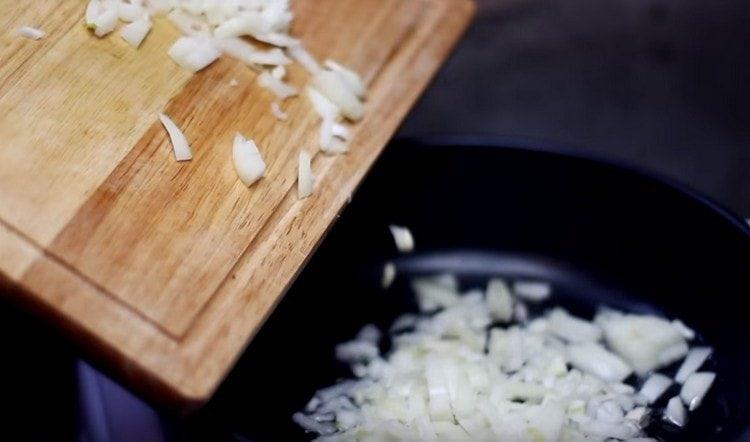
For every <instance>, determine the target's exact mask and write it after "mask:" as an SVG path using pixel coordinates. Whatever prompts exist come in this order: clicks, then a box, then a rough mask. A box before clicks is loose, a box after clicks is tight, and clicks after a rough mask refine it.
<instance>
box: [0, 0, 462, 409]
mask: <svg viewBox="0 0 750 442" xmlns="http://www.w3.org/2000/svg"><path fill="white" fill-rule="evenodd" d="M292 4H293V9H294V12H295V22H294V25H293V29H292V34H293V35H295V36H297V37H300V38H301V39H302V41H303V42H304V43H305V45H306V47H307V48H308V49H309V50H310V52H311V53H312V54H313V55H315V56H316V58H318V59H320V60H323V59H325V58H332V59H334V60H337V61H340V62H342V63H344V64H346V65H348V66H351V67H352V68H354V69H355V70H357V71H358V72H360V73H361V74H362V75H363V77H364V78H365V79H366V81H367V82H368V83H369V91H368V99H367V103H366V107H367V114H366V116H365V118H364V120H363V121H362V122H360V123H358V124H356V125H354V126H352V133H353V140H352V142H351V144H350V146H351V147H350V152H349V153H348V154H346V155H341V156H325V155H322V154H320V153H317V152H316V151H317V149H316V145H317V139H318V127H319V122H318V118H317V116H316V115H315V113H314V111H313V110H312V108H311V107H310V105H309V103H308V102H307V100H306V98H304V97H300V98H296V99H291V100H287V101H286V102H285V103H284V108H285V111H286V112H287V113H288V114H289V121H288V122H285V123H282V122H279V121H277V120H276V119H275V118H274V117H273V115H272V114H271V112H270V104H271V102H272V101H274V97H273V96H272V95H271V94H270V93H269V92H268V91H266V90H264V89H262V88H260V87H259V86H258V85H257V83H256V77H257V73H256V72H254V71H253V70H251V69H249V68H248V67H246V66H244V65H242V64H240V63H238V62H236V61H234V60H232V59H228V58H222V59H220V60H219V61H217V62H216V63H214V64H213V65H211V66H210V67H208V68H207V69H205V70H203V71H201V72H199V73H197V74H191V73H190V72H187V71H185V70H183V69H181V68H179V67H178V66H177V65H175V64H174V63H173V62H172V61H171V60H170V59H169V58H168V56H167V54H166V52H167V49H168V48H169V46H170V45H171V44H172V43H173V42H174V41H175V39H176V38H177V37H178V32H177V30H176V29H174V28H173V27H172V26H171V24H169V23H168V22H166V21H164V20H157V21H156V23H155V27H154V30H153V31H152V33H151V34H150V35H149V36H148V37H147V39H146V41H145V42H144V44H143V45H142V46H141V48H140V49H138V50H134V49H133V48H131V47H130V46H128V45H127V44H126V43H125V42H124V41H123V40H122V39H121V38H120V37H119V36H118V35H117V34H116V33H114V34H111V35H110V36H108V37H107V38H103V39H98V38H95V37H93V36H92V35H91V34H90V33H89V31H87V30H86V29H85V27H84V25H83V21H82V16H83V11H84V8H85V2H84V1H83V0H56V1H42V0H33V1H23V2H19V1H15V0H0V30H2V31H1V32H2V36H1V37H0V287H2V292H3V294H4V295H6V296H10V297H12V298H13V299H16V300H18V301H19V302H21V303H23V304H24V305H27V306H30V307H34V308H36V309H37V310H39V311H40V312H41V313H42V314H44V315H46V317H47V318H49V319H51V320H53V321H55V322H56V323H57V324H59V326H60V327H61V329H62V330H64V332H65V333H66V334H68V335H69V336H72V337H73V338H75V339H76V340H77V342H79V343H80V344H82V347H83V348H84V349H86V350H88V354H89V355H90V356H91V357H93V358H95V359H96V360H98V361H100V362H101V363H103V364H106V366H107V367H109V368H110V369H111V370H113V371H114V372H116V373H117V374H118V375H119V376H120V377H121V379H124V380H125V381H126V382H127V383H128V384H129V385H130V386H132V387H133V388H135V389H137V390H139V391H141V392H143V393H145V394H147V395H150V396H151V397H152V398H154V399H156V400H161V401H167V402H171V403H176V404H183V405H184V404H196V403H201V402H203V401H205V400H206V399H207V398H208V397H210V395H211V393H212V392H213V391H214V390H215V388H216V387H217V385H218V384H219V382H220V381H221V379H222V378H223V377H224V375H225V374H226V373H227V372H228V370H229V369H230V368H231V366H232V365H233V363H234V361H235V360H236V358H237V357H238V355H239V354H240V353H241V352H242V350H243V349H244V348H245V346H246V345H247V343H248V342H249V340H250V339H251V337H252V336H253V334H254V333H255V332H256V331H257V330H258V328H259V327H260V326H261V325H262V324H263V322H264V320H265V319H266V318H267V317H268V315H269V314H270V312H271V311H272V310H273V308H274V306H275V305H276V303H277V302H278V301H279V299H280V297H281V296H282V295H283V293H284V292H285V290H286V288H287V287H288V285H289V284H290V283H291V282H292V281H293V279H294V277H295V275H296V274H297V273H298V271H299V269H300V267H301V266H303V265H304V263H305V261H306V260H307V258H308V257H309V255H310V254H311V253H312V252H313V251H314V249H315V247H316V245H317V244H318V242H319V241H320V240H321V238H322V237H323V236H324V234H325V232H326V231H327V229H328V227H329V225H330V224H331V223H332V222H333V221H334V220H335V218H336V216H337V214H338V213H339V212H340V210H341V209H342V207H343V206H344V205H345V204H346V202H347V200H348V199H349V198H350V196H351V194H352V192H353V191H354V190H355V188H356V187H357V185H358V183H359V182H360V181H361V179H362V178H363V176H364V175H365V173H366V172H367V170H368V169H369V167H370V166H371V165H372V163H373V162H374V160H375V159H376V158H377V156H378V154H379V153H380V152H381V150H382V148H383V147H384V146H385V144H386V143H387V141H388V140H389V139H390V137H391V136H392V135H393V133H394V131H395V130H396V128H397V127H398V125H399V123H400V122H401V121H402V119H403V118H404V116H405V115H406V113H407V112H408V110H409V109H410V108H411V106H412V105H413V104H414V102H415V101H416V99H417V98H418V97H419V95H420V93H421V92H422V91H423V89H424V88H425V86H426V84H427V83H428V81H429V80H430V78H431V77H432V76H433V75H434V73H435V72H436V70H437V69H438V67H439V66H440V65H441V63H442V62H443V61H444V60H445V58H446V57H447V55H448V53H449V51H450V49H451V48H452V46H453V45H454V44H455V42H456V41H457V39H458V37H459V36H460V34H461V33H462V32H463V30H464V29H465V27H466V25H467V24H468V22H469V19H470V17H471V15H472V13H473V8H474V7H473V4H472V3H471V2H470V1H469V0H295V1H293V2H292ZM22 25H29V26H34V27H39V28H42V29H43V30H45V31H46V32H47V37H46V38H44V39H42V40H39V41H32V40H28V39H24V38H20V37H17V36H16V35H15V29H16V28H17V27H19V26H22ZM233 79H234V80H236V81H237V82H238V85H237V86H235V87H232V86H230V81H231V80H233ZM289 80H290V82H291V83H292V84H294V85H296V86H298V87H304V85H305V84H306V82H307V81H308V80H309V76H308V75H307V74H306V73H305V72H304V71H303V70H302V69H301V68H300V67H299V66H293V67H292V68H291V70H290V77H289ZM159 112H165V113H166V114H167V115H169V116H170V117H172V119H173V120H174V121H175V122H176V123H177V124H178V125H179V126H180V127H181V128H182V129H183V130H184V131H185V134H186V136H187V138H188V140H189V141H190V143H191V145H192V147H193V153H194V158H193V160H192V161H190V162H182V163H178V162H176V161H174V158H173V154H172V149H171V145H170V143H169V140H168V138H167V136H166V133H165V131H164V130H163V128H162V127H161V125H160V124H159V122H158V120H157V114H158V113H159ZM236 132H241V133H243V134H244V135H246V136H248V137H250V138H252V139H254V140H255V141H256V143H257V144H258V145H259V147H260V150H261V152H262V154H263V157H264V159H265V161H266V163H267V165H268V169H267V173H266V177H265V178H264V179H262V180H261V181H260V182H258V183H257V184H256V185H254V186H253V187H252V188H250V189H248V188H247V187H245V186H243V185H242V184H241V183H240V182H239V180H238V179H237V176H236V173H235V171H234V169H233V166H232V161H231V141H232V138H233V136H234V134H235V133H236ZM301 149H307V150H308V151H310V152H316V153H315V154H314V158H313V172H314V174H315V175H316V178H317V180H316V184H315V191H314V193H313V195H312V196H311V197H310V198H308V199H305V200H302V201H299V200H298V199H297V195H296V171H297V157H298V154H299V151H300V150H301Z"/></svg>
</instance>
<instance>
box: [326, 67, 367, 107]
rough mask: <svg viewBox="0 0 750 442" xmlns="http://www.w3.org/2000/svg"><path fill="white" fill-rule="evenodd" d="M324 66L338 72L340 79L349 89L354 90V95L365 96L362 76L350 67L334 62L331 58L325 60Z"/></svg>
mask: <svg viewBox="0 0 750 442" xmlns="http://www.w3.org/2000/svg"><path fill="white" fill-rule="evenodd" d="M324 64H325V66H326V67H327V68H328V69H330V70H332V71H334V72H336V73H338V74H339V75H340V76H341V78H342V80H344V83H346V85H347V87H348V88H349V90H351V91H352V92H354V94H355V95H357V96H358V97H359V98H362V97H364V96H365V91H366V88H365V84H364V82H363V81H362V78H360V76H359V75H358V74H357V73H356V72H354V71H352V70H351V69H348V68H345V67H344V66H342V65H340V64H339V63H336V62H335V61H333V60H326V61H325V63H324Z"/></svg>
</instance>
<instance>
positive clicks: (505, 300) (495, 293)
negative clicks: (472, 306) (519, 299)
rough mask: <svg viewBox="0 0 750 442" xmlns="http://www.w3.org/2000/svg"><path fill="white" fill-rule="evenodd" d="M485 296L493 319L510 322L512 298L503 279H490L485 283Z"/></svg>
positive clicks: (511, 317)
mask: <svg viewBox="0 0 750 442" xmlns="http://www.w3.org/2000/svg"><path fill="white" fill-rule="evenodd" d="M485 298H486V300H487V308H488V309H489V312H490V315H491V316H492V318H493V319H495V320H497V321H502V322H510V320H511V319H513V299H512V298H511V296H510V289H508V285H507V284H506V283H505V281H503V280H502V279H500V278H492V279H490V280H489V282H488V283H487V290H486V292H485Z"/></svg>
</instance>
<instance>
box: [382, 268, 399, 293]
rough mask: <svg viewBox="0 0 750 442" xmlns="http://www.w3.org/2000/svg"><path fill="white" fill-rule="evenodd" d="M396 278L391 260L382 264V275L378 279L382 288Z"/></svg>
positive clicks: (386, 286) (385, 287) (388, 285)
mask: <svg viewBox="0 0 750 442" xmlns="http://www.w3.org/2000/svg"><path fill="white" fill-rule="evenodd" d="M395 279H396V265H395V264H393V263H392V262H387V263H385V265H383V276H382V278H381V280H380V285H381V287H383V288H384V289H387V288H388V287H390V286H391V284H393V281H394V280H395Z"/></svg>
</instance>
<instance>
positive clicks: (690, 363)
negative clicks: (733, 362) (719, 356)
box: [674, 347, 711, 384]
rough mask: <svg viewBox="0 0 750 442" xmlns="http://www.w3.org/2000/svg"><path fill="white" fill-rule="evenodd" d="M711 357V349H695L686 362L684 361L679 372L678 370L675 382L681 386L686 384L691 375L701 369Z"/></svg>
mask: <svg viewBox="0 0 750 442" xmlns="http://www.w3.org/2000/svg"><path fill="white" fill-rule="evenodd" d="M709 356H711V348H709V347H695V348H693V349H691V350H690V351H689V352H688V354H687V356H686V357H685V360H684V361H682V365H681V366H680V368H679V370H677V374H676V375H675V377H674V380H675V381H677V382H678V383H680V384H682V383H684V382H685V381H686V380H687V378H688V377H689V376H690V375H691V374H693V373H695V372H696V371H698V369H699V368H701V365H703V363H704V362H706V359H708V358H709Z"/></svg>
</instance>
